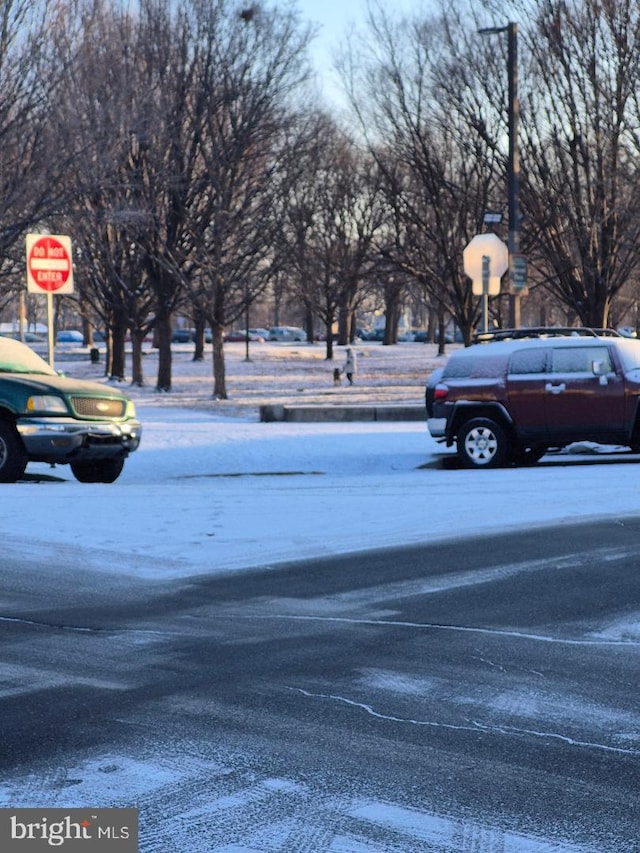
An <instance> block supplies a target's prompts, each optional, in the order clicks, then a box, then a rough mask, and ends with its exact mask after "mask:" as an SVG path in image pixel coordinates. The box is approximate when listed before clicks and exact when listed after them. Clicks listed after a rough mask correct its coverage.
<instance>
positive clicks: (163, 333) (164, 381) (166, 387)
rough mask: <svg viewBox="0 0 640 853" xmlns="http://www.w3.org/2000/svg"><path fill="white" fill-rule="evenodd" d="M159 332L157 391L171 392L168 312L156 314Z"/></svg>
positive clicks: (169, 320) (169, 321)
mask: <svg viewBox="0 0 640 853" xmlns="http://www.w3.org/2000/svg"><path fill="white" fill-rule="evenodd" d="M156 330H157V332H158V377H157V380H156V391H171V315H170V314H169V313H167V312H166V311H159V312H158V313H157V314H156Z"/></svg>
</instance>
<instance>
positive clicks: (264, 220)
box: [186, 0, 309, 399]
mask: <svg viewBox="0 0 640 853" xmlns="http://www.w3.org/2000/svg"><path fill="white" fill-rule="evenodd" d="M245 11H246V10H245ZM193 14H194V16H195V18H196V21H197V27H198V29H197V40H196V65H197V76H196V78H195V79H194V87H193V90H192V91H193V104H192V125H191V127H192V130H193V134H194V137H195V139H196V140H197V142H198V147H199V155H200V158H201V172H200V176H199V185H198V188H197V190H196V194H195V197H194V199H193V201H192V205H193V207H192V215H191V218H190V222H189V225H190V234H189V239H190V244H191V245H190V258H191V262H192V268H191V270H190V271H189V273H188V275H187V276H186V281H187V284H188V287H189V291H190V294H191V298H192V300H193V302H194V304H195V305H196V307H197V309H198V310H199V311H200V312H201V313H202V315H203V316H204V317H206V319H207V321H208V322H209V325H210V327H211V330H212V337H213V376H214V389H213V394H214V397H216V398H221V399H226V397H227V387H226V379H225V367H224V350H223V346H222V343H223V334H224V329H225V326H227V325H228V324H230V323H233V322H235V321H236V320H237V319H238V318H239V317H241V316H242V315H243V314H244V313H245V311H246V309H247V306H248V305H249V304H251V302H252V301H254V300H255V299H256V298H257V296H258V295H259V294H261V293H262V292H264V290H265V288H266V287H267V285H268V284H269V281H270V280H271V278H272V276H273V274H274V271H275V265H274V244H275V243H276V238H277V233H278V229H279V227H280V223H279V222H278V220H277V218H276V216H275V215H274V213H275V208H276V192H277V176H278V172H279V170H280V169H281V167H282V165H283V164H284V163H285V162H286V151H287V139H286V130H287V127H288V125H289V123H290V121H291V111H292V106H293V97H294V94H295V92H296V90H297V88H298V87H299V86H300V85H301V83H302V82H303V80H304V79H305V75H306V70H307V66H306V62H305V56H304V51H305V48H306V46H307V43H308V39H309V31H308V30H305V29H301V28H300V27H299V25H298V22H297V18H296V16H295V15H293V14H292V13H291V12H288V11H286V10H283V9H273V10H270V9H267V8H266V7H263V6H261V5H255V6H253V7H252V12H251V15H247V14H243V13H242V12H239V11H238V9H237V7H236V5H235V4H232V3H227V2H220V3H218V4H216V5H215V6H213V7H212V6H211V4H209V3H207V2H203V0H198V2H196V3H195V4H193Z"/></svg>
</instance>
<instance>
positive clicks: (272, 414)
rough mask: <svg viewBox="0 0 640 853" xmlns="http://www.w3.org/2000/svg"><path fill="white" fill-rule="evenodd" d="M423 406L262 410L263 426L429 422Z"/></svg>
mask: <svg viewBox="0 0 640 853" xmlns="http://www.w3.org/2000/svg"><path fill="white" fill-rule="evenodd" d="M426 418H427V414H426V411H425V408H424V406H418V405H406V406H389V405H387V406H282V405H271V404H267V405H264V406H260V420H261V421H262V422H263V423H274V422H281V421H287V422H290V423H312V422H320V421H330V422H335V423H345V422H349V421H426Z"/></svg>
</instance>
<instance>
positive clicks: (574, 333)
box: [473, 326, 620, 344]
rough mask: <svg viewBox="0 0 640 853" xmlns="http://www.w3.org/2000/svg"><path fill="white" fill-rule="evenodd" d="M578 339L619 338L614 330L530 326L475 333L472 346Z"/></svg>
mask: <svg viewBox="0 0 640 853" xmlns="http://www.w3.org/2000/svg"><path fill="white" fill-rule="evenodd" d="M568 337H573V338H578V337H586V338H588V337H591V338H600V337H611V338H619V337H620V335H619V334H618V332H616V331H615V329H591V328H587V327H583V326H532V327H530V328H524V329H492V330H491V331H490V332H476V334H475V335H474V336H473V342H474V344H487V343H491V342H492V341H512V340H517V339H518V338H568Z"/></svg>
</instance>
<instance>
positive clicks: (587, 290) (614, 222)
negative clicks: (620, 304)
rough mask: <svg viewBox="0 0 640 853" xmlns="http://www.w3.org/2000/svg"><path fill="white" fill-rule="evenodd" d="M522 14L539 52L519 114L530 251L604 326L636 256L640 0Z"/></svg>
mask: <svg viewBox="0 0 640 853" xmlns="http://www.w3.org/2000/svg"><path fill="white" fill-rule="evenodd" d="M515 10H516V14H518V15H519V16H521V17H522V18H523V19H525V20H527V22H528V26H527V28H526V31H525V33H526V45H527V47H528V50H529V53H530V56H531V67H530V71H529V73H530V75H531V79H530V82H529V85H528V87H527V95H526V98H525V100H524V102H523V108H524V110H525V112H524V113H523V121H522V126H523V129H524V134H525V139H524V151H525V157H524V163H525V166H526V168H525V172H524V174H525V177H526V183H525V184H524V187H523V194H524V198H525V202H526V214H527V220H526V224H527V223H528V224H527V227H528V230H529V231H530V239H529V246H530V252H531V256H532V259H533V261H534V262H535V264H536V266H537V268H538V270H539V273H540V276H541V278H542V280H543V282H544V287H545V288H546V289H547V290H549V291H551V292H552V293H553V294H554V295H555V296H556V297H557V298H559V299H560V300H561V302H562V303H563V304H564V305H565V306H566V307H567V309H569V311H571V312H575V314H576V315H577V316H578V317H579V318H580V320H581V321H582V323H583V324H585V325H589V326H596V327H600V326H607V325H608V324H609V321H610V313H611V308H612V303H613V301H614V299H615V297H616V296H617V294H619V293H620V291H621V289H622V288H623V287H624V286H625V285H626V284H627V283H629V282H630V281H633V280H634V279H635V278H636V277H637V271H638V262H639V261H640V201H639V193H638V184H639V171H638V167H637V157H638V152H639V150H640V136H639V135H638V130H637V128H638V126H639V124H640V109H639V102H638V91H639V90H640V7H639V6H638V4H637V2H635V0H615V2H605V0H584V2H582V3H580V4H566V3H558V2H551V0H546V2H542V3H536V4H535V5H532V4H531V3H526V2H519V3H517V4H516V6H515ZM525 15H526V16H527V17H526V18H524V16H525ZM550 67H552V68H553V69H554V72H553V74H549V71H548V69H549V68H550Z"/></svg>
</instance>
